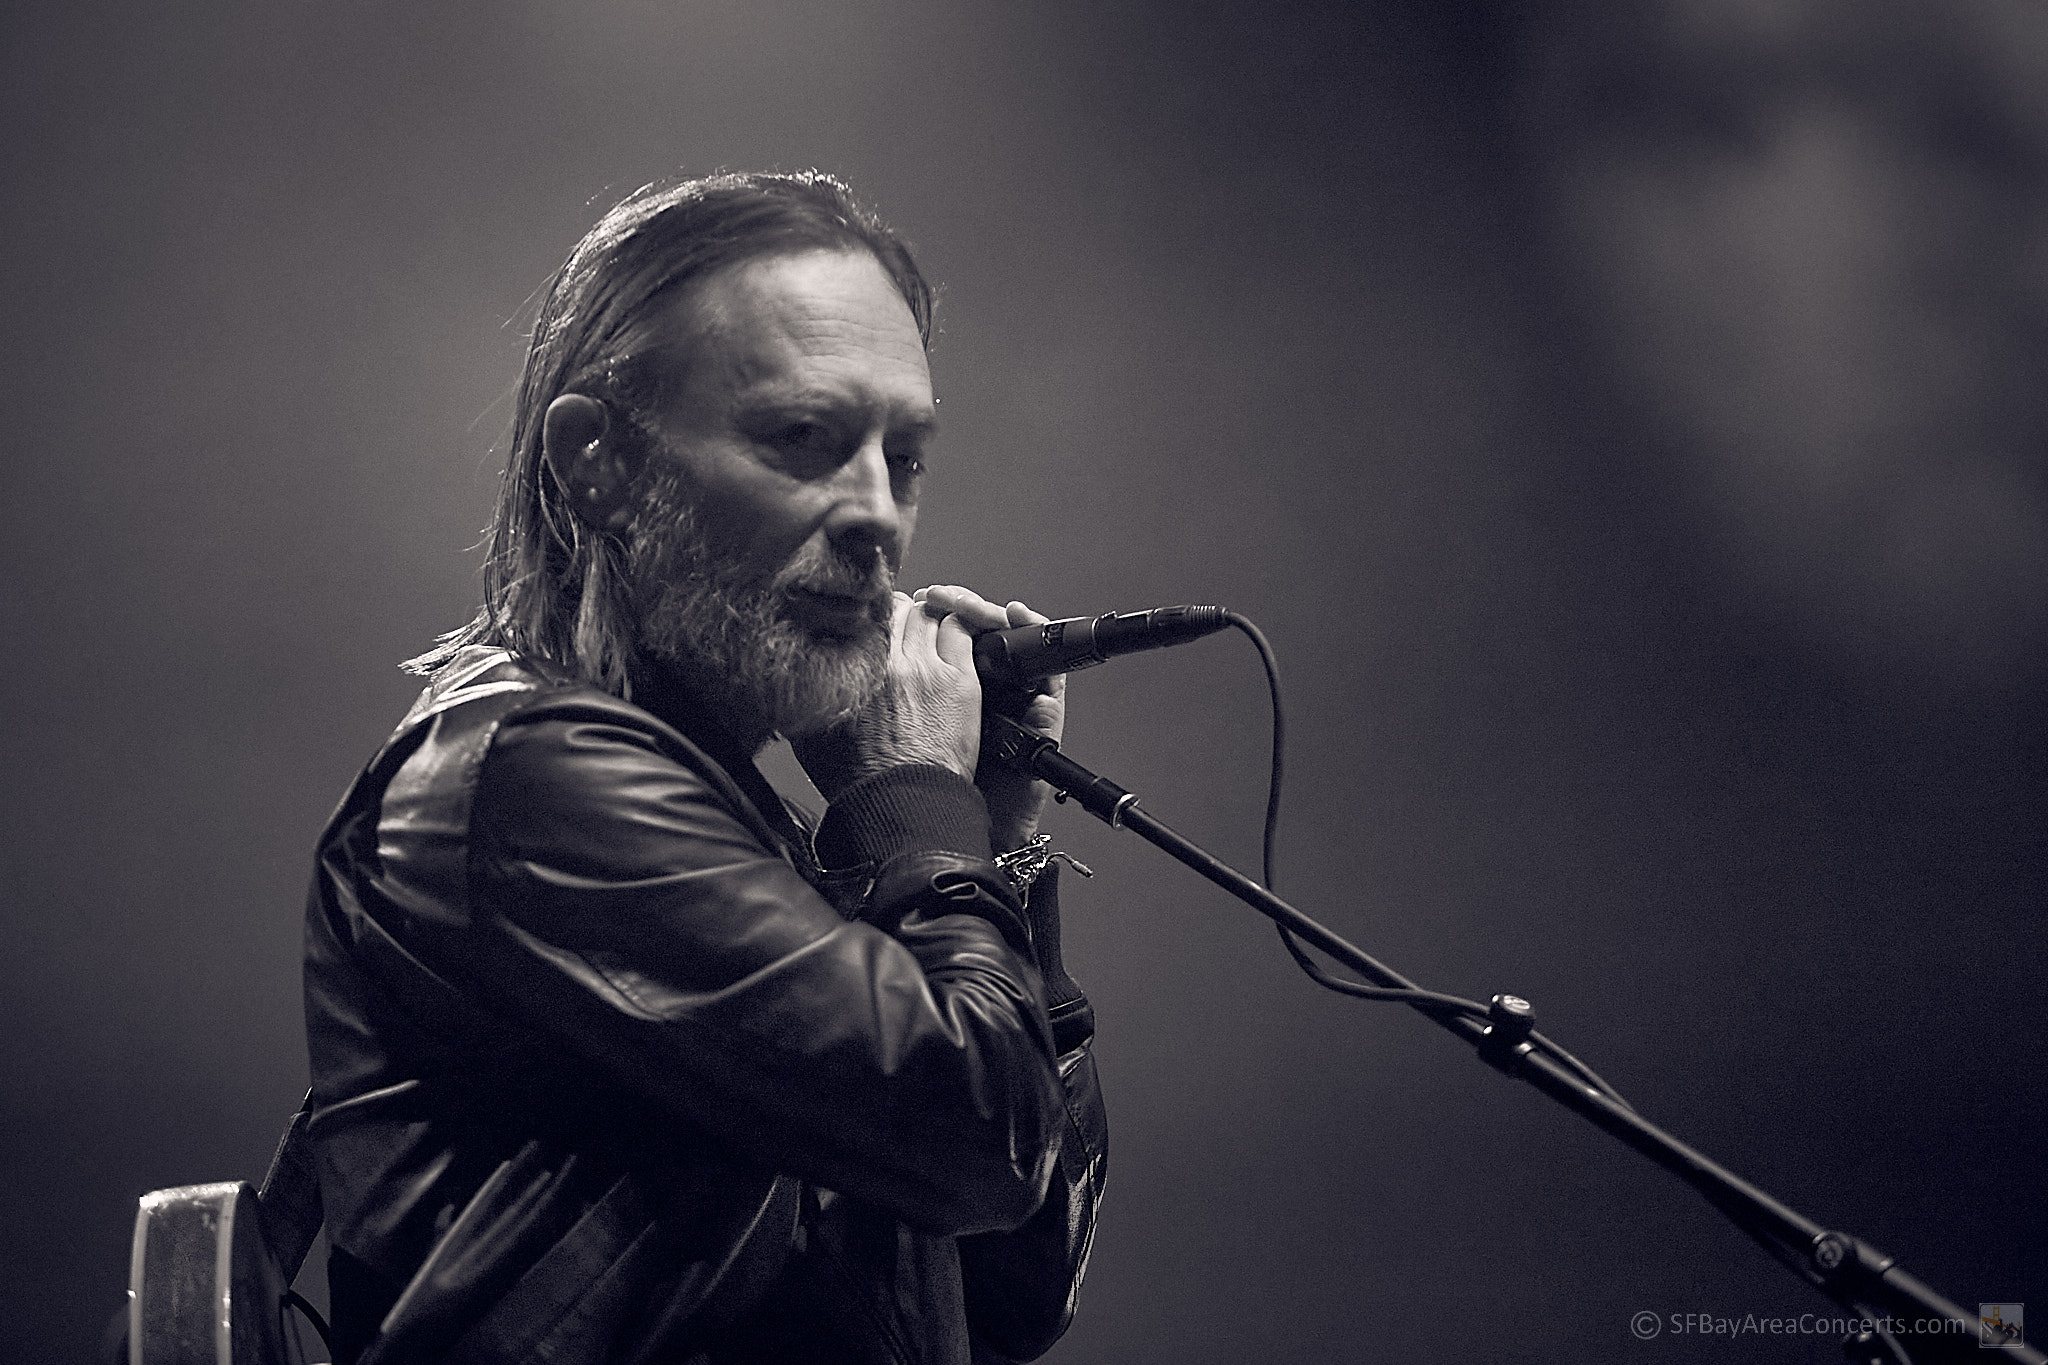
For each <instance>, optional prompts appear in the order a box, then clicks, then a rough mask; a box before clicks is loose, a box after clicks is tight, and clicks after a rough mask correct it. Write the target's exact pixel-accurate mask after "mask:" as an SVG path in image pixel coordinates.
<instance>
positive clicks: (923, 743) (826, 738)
mask: <svg viewBox="0 0 2048 1365" xmlns="http://www.w3.org/2000/svg"><path fill="white" fill-rule="evenodd" d="M895 597H896V602H895V610H894V612H893V613H892V614H891V616H890V618H889V672H888V676H889V685H888V686H887V687H886V688H884V689H883V692H882V695H881V696H880V698H878V699H877V700H876V702H875V704H874V705H873V706H870V707H869V708H868V709H867V710H865V711H863V712H861V713H860V714H859V715H858V716H855V717H854V718H853V720H851V721H850V722H848V723H847V724H846V725H844V726H841V727H840V728H838V729H836V730H831V731H828V732H826V733H824V734H820V735H809V736H804V737H801V738H794V739H793V741H792V744H791V747H792V748H794V749H795V751H796V756H797V759H798V760H799V761H800V762H801V763H802V764H803V765H804V771H805V772H806V773H808V774H810V778H811V781H812V782H813V783H814V784H816V786H817V788H818V792H819V794H820V795H822V796H823V797H824V798H825V799H826V800H827V801H836V800H838V799H839V794H840V793H841V792H843V791H845V790H846V789H847V788H848V787H850V786H852V785H853V784H854V783H856V782H858V781H860V780H861V779H862V778H864V777H870V776H873V775H874V774H875V773H879V772H885V771H887V770H888V769H890V768H898V767H903V766H904V765H906V764H913V763H930V764H937V765H938V766H940V767H942V768H951V769H952V770H953V771H954V772H956V773H958V774H960V775H961V776H962V777H964V778H966V779H967V780H968V781H970V782H971V781H973V780H974V768H975V760H976V757H977V755H978V754H979V752H980V749H981V679H980V678H979V677H977V676H976V675H975V672H974V637H973V636H972V635H970V634H969V633H968V631H967V628H966V626H965V625H964V624H963V623H962V621H961V620H960V618H958V617H955V616H948V615H946V613H944V612H939V613H937V614H934V613H933V612H932V611H931V610H930V609H928V608H926V607H923V606H920V605H918V604H917V603H914V602H913V601H911V599H910V598H908V597H905V596H904V595H903V594H902V593H900V592H899V593H897V594H896V595H895ZM976 600H977V601H979V600H980V599H978V598H977V599H976Z"/></svg>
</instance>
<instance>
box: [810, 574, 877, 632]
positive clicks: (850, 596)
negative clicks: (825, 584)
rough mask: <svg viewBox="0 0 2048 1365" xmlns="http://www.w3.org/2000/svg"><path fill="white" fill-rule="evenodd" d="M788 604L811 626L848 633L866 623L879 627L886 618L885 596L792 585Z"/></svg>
mask: <svg viewBox="0 0 2048 1365" xmlns="http://www.w3.org/2000/svg"><path fill="white" fill-rule="evenodd" d="M789 601H790V604H791V605H792V606H793V607H795V608H796V610H797V613H798V614H799V615H801V616H803V617H805V618H807V619H808V620H810V621H811V622H813V623H814V624H817V625H823V626H829V627H834V628H837V629H840V630H845V631H848V632H851V631H853V630H856V629H858V628H860V627H861V626H864V625H868V624H875V625H879V624H882V623H884V622H886V621H887V620H888V619H889V610H888V609H889V598H888V595H887V594H886V593H884V594H880V595H877V594H874V593H870V592H858V591H856V592H840V591H835V590H833V589H830V588H816V587H802V586H798V585H792V586H791V587H790V589H789Z"/></svg>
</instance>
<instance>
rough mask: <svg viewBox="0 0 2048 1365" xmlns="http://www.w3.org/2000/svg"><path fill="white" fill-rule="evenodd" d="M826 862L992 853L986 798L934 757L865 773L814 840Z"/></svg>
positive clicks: (834, 865)
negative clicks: (910, 855) (904, 856)
mask: <svg viewBox="0 0 2048 1365" xmlns="http://www.w3.org/2000/svg"><path fill="white" fill-rule="evenodd" d="M815 843H816V845H817V850H818V861H819V862H820V863H822V864H823V865H824V866H826V867H828V868H843V867H857V866H860V865H861V864H864V863H874V864H880V863H885V862H888V861H889V860H890V859H891V858H895V857H898V856H900V855H902V854H905V853H938V852H945V853H958V854H961V855H963V856H965V857H969V858H983V859H989V858H993V857H994V856H995V855H994V852H993V851H992V850H991V849H990V848H989V842H988V803H987V802H986V801H984V800H983V799H982V796H981V792H980V791H979V790H977V789H976V787H975V785H974V784H973V783H972V782H969V781H968V780H967V779H966V778H964V777H962V776H960V774H958V773H956V772H954V771H953V770H952V769H950V768H941V767H939V766H938V765H937V764H929V765H927V764H911V765H906V766H904V767H901V768H890V769H889V770H887V771H886V772H879V773H876V774H875V775H874V776H872V777H864V778H862V779H861V780H860V781H858V782H856V783H854V784H853V785H852V786H851V787H848V788H847V789H846V790H845V791H843V792H841V793H840V794H839V799H838V800H837V801H834V802H833V803H832V805H831V806H830V807H829V808H828V809H827V810H826V812H825V819H824V820H823V822H821V823H820V824H819V826H818V835H817V838H816V840H815Z"/></svg>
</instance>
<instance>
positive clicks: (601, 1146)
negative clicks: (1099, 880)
mask: <svg viewBox="0 0 2048 1365" xmlns="http://www.w3.org/2000/svg"><path fill="white" fill-rule="evenodd" d="M930 325H931V294H930V290H929V288H928V287H927V285H926V284H925V282H924V280H923V278H922V277H921V276H920V275H919V273H918V270H917V267H916V265H915V264H914V263H913V262H912V260H911V258H910V255H909V253H908V251H907V250H906V249H905V248H904V246H903V244H902V243H901V242H900V241H898V240H897V239H896V238H895V237H894V236H893V235H891V234H890V233H889V231H888V230H887V229H886V228H884V227H883V226H882V225H881V224H880V223H879V222H878V221H876V220H875V219H874V218H873V217H872V216H871V215H869V214H868V213H867V212H865V211H864V210H863V209H862V208H860V207H859V206H858V205H857V204H856V203H855V202H854V201H853V200H852V198H851V196H850V195H849V194H848V192H847V190H846V189H845V187H844V186H842V185H840V184H839V183H838V182H837V181H835V180H833V179H831V178H830V177H827V176H821V175H787V176H786V175H734V176H718V177H714V178H711V179H707V180H699V181H693V182H689V183H686V184H682V185H678V186H674V187H672V188H667V189H661V190H648V191H642V192H641V193H639V194H636V195H634V196H633V197H631V198H630V199H628V200H627V201H626V202H625V203H623V204H621V205H619V206H618V207H617V208H615V209H613V210H612V211H611V212H610V213H609V214H607V215H606V216H605V218H604V219H603V221H601V222H600V223H599V224H598V225H597V226H596V227H595V228H594V229H592V231H591V232H590V234H589V236H587V237H585V238H584V240H583V241H582V242H581V243H580V244H578V246H577V247H576V249H575V251H574V253H573V254H572V255H571V256H570V258H569V260H568V262H567V263H566V264H565V265H564V266H563V267H562V270H561V272H560V273H559V274H558V275H557V276H556V278H555V280H554V282H553V284H552V286H551V287H550V289H549V291H548V294H547V297H546V300H545V302H544V303H543V304H542V306H541V309H540V314H539V317H538V319H537V321H536V323H535V327H534V334H533V346H532V350H531V352H530V354H529V355H528V358H527V363H526V370H525V374H524V377H523V379H522V381H521V384H520V388H519V399H518V410H517V413H516V417H515V421H514V429H513V437H512V449H511V454H510V458H509V459H508V461H507V466H506V470H505V477H504V486H503V490H502V494H501V497H500V499H499V503H498V507H497V511H496V515H495V517H494V519H493V524H492V527H491V532H490V544H489V557H488V562H487V565H486V569H485V591H484V605H483V608H482V610H481V611H480V612H479V613H478V615H477V617H476V619H475V620H474V621H472V622H471V623H470V624H469V625H467V626H465V627H463V628H462V629H461V630H459V631H456V632H454V633H453V634H451V635H450V636H448V637H447V638H446V639H445V640H444V641H443V642H442V643H441V645H440V646H439V647H438V648H436V649H435V650H433V651H432V652H430V653H429V654H427V655H425V656H423V657H422V658H420V659H418V660H415V661H414V664H413V666H414V667H416V668H418V669H419V670H420V671H421V672H424V673H426V674H427V675H428V676H429V678H430V679H431V683H430V686H429V687H428V688H427V690H426V692H425V693H424V694H423V695H422V696H421V697H420V700H419V702H418V703H417V704H416V705H415V706H414V707H413V708H412V711H411V713H410V714H409V715H408V716H407V717H406V719H405V721H404V722H403V723H402V724H401V725H400V726H399V729H398V731H397V733H396V734H395V735H394V736H393V737H392V738H391V740H390V741H389V742H388V743H387V744H386V745H385V747H384V749H383V750H382V751H381V752H380V753H379V754H378V756H377V757H376V758H375V759H374V760H372V762H371V764H370V766H369V767H368V768H367V769H365V770H364V772H363V774H362V776H361V777H359V778H358V779H357V781H356V783H355V786H354V787H353V788H352V789H351V790H350V792H349V794H348V796H347V797H346V799H345V800H344V801H343V803H342V805H341V807H340V809H339V810H338V811H337V813H336V815H335V817H334V819H333V821H332V823H331V824H330V825H329V827H328V829H327V831H326V833H325V834H324V835H323V837H322V841H321V844H320V849H319V855H318V862H317V870H316V873H315V877H314V883H313V888H312V892H311V895H310V898H309V903H308V909H307V959H306V1016H307V1035H308V1041H309V1047H310V1051H311V1055H312V1071H313V1098H312V1117H311V1120H310V1124H309V1128H308V1131H309V1134H310V1137H311V1139H312V1142H313V1152H314V1155H315V1159H316V1162H317V1166H318V1170H319V1183H320V1190H321V1195H322V1198H323V1201H324V1203H325V1206H326V1213H327V1226H328V1235H329V1240H330V1243H331V1246H332V1255H331V1259H330V1269H329V1279H330V1286H331V1289H332V1297H333V1313H334V1330H335V1342H334V1346H335V1354H336V1359H337V1362H338V1365H357V1363H358V1362H359V1363H360V1365H394V1363H395V1362H416V1361H436V1362H438V1361H463V1362H499V1361H503V1362H511V1361H546V1362H550V1363H551V1365H597V1362H677V1363H678V1365H680V1362H686V1361H697V1360H700V1359H701V1360H709V1361H734V1362H740V1361H746V1362H756V1361H764V1362H765V1361H807V1362H808V1361H819V1362H823V1361H858V1362H892V1361H918V1362H949V1363H950V1362H961V1363H964V1362H968V1361H970V1360H972V1361H977V1362H979V1361H1003V1360H1028V1359H1031V1358H1033V1357H1035V1356H1037V1355H1039V1354H1041V1353H1043V1352H1044V1351H1045V1350H1046V1349H1047V1348H1048V1347H1050V1346H1051V1344H1052V1343H1053V1342H1054V1341H1055V1340H1056V1339H1057V1338H1058V1337H1059V1335H1060V1333H1061V1332H1062V1331H1063V1330H1064V1329H1065V1327H1066V1324H1067V1322H1068V1320H1069V1318H1070V1317H1071V1315H1072V1312H1073V1305H1074V1299H1075V1294H1076V1291H1077V1288H1078V1286H1079V1283H1080V1279H1081V1273H1082V1269H1083V1267H1084V1265H1085V1263H1086V1260H1087V1254H1088V1247H1089V1243H1090V1241H1091V1239H1092V1237H1093V1235H1094V1220H1095V1209H1096V1204H1097V1202H1098V1200H1099V1199H1100V1197H1101V1193H1102V1183H1103V1176H1104V1170H1105V1150H1106V1143H1107V1130H1106V1127H1105V1122H1104V1118H1103V1112H1102V1102H1101V1096H1100V1093H1099V1091H1098V1090H1097V1088H1096V1079H1095V1069H1094V1063H1093V1061H1092V1059H1091V1057H1090V1053H1089V1040H1090V1038H1091V1037H1092V1035H1093V1017H1092V1015H1091V1013H1090V1011H1089V1008H1088V1005H1087V1002H1086V1000H1085V999H1084V998H1083V997H1082V995H1081V993H1080V991H1079V990H1078V988H1076V987H1075V985H1074V983H1073V982H1072V981H1071V980H1070V979H1069V978H1068V977H1067V975H1066V973H1065V971H1064V970H1063V969H1062V968H1061V965H1060V956H1059V909H1058V899H1057V890H1058V888H1057V867H1056V866H1049V865H1046V864H1045V863H1044V860H1043V856H1042V854H1041V855H1040V856H1039V857H1037V858H1035V859H1034V858H1029V857H1027V858H1024V859H1020V860H1016V861H1014V862H1013V861H1010V860H1006V861H1005V863H1004V865H1002V866H1000V867H999V866H998V864H997V862H996V861H995V856H994V855H996V854H998V853H1001V852H1004V851H1008V850H1013V849H1019V848H1024V847H1027V846H1029V845H1030V843H1031V840H1032V837H1033V835H1034V834H1035V832H1036V829H1037V822H1038V813H1039V807H1040V804H1041V801H1042V798H1043V794H1044V792H1043V788H1040V787H1035V786H1034V785H1033V784H1031V783H1029V782H1027V781H1025V780H1024V779H1023V778H1021V777H1018V776H1016V775H1015V774H1013V773H1010V772H1008V771H1007V770H1001V769H1000V768H999V765H997V764H995V763H994V762H993V761H991V762H989V763H985V764H983V763H978V761H977V760H978V757H979V740H980V732H981V718H982V707H983V698H982V694H981V688H980V685H979V682H978V680H977V678H976V675H975V671H974V667H973V661H972V642H973V637H974V636H975V635H976V634H978V633H981V632H984V631H988V630H992V629H997V628H1001V627H1005V626H1010V625H1020V624H1025V623H1028V622H1036V621H1040V620H1042V619H1044V618H1042V617H1040V616H1037V615H1036V614H1034V613H1032V612H1031V611H1030V610H1029V609H1027V608H1026V607H1024V606H1023V605H1022V604H1021V603H1016V602H1013V603H1011V604H1009V606H1008V607H1007V608H1003V607H997V606H995V605H993V604H991V603H989V602H987V601H984V600H983V599H982V598H980V597H979V596H977V595H975V594H974V593H971V592H968V591H966V590H964V589H961V588H955V587H934V588H929V589H926V590H923V591H920V592H919V593H917V594H915V595H914V596H905V595H903V594H901V593H896V592H894V591H893V587H894V583H895V575H896V570H897V568H898V566H899V564H900V562H901V558H902V555H903V552H904V550H905V549H906V548H907V546H908V545H909V542H910V537H911V532H912V530H913V528H914V526H915V524H916V520H917V507H918V490H919V483H920V479H921V477H922V474H923V470H924V460H925V458H926V454H927V447H928V445H929V443H930V441H931V439H932V434H933V428H934V402H933V397H932V388H931V379H930V375H929V372H928V371H927V369H926V365H925V345H926V343H927V341H928V340H929V333H930ZM992 704H998V705H1006V706H1011V707H1012V708H1013V709H1012V714H1015V715H1016V716H1018V718H1019V719H1021V720H1022V721H1023V722H1024V723H1025V724H1026V725H1027V726H1030V727H1032V728H1034V729H1037V730H1039V731H1041V732H1044V733H1048V734H1053V735H1057V734H1058V732H1059V728H1060V724H1061V720H1062V699H1061V693H1060V691H1059V689H1058V688H1057V686H1055V687H1053V688H1051V689H1049V690H1048V691H1047V692H1046V693H1044V694H1041V695H1037V696H1032V697H1022V696H1019V697H1015V698H1004V699H992ZM777 734H780V735H783V736H786V737H788V738H789V739H790V740H791V741H792V742H793V744H794V745H795V747H796V750H797V753H798V755H799V757H800V758H801V760H802V762H803V764H804V766H805V768H806V770H807V771H808V772H809V773H810V775H811V777H812V779H813V781H814V782H815V783H816V785H817V787H818V789H819V791H820V792H821V793H822V794H823V795H824V796H825V798H826V799H827V801H828V803H829V805H828V808H827V810H826V811H825V813H824V816H823V819H822V821H820V822H819V823H818V824H817V826H816V828H815V830H812V829H809V828H808V827H807V826H806V825H803V824H799V823H798V821H797V819H796V818H794V817H792V815H791V814H790V813H789V811H788V809H787V808H786V807H785V806H784V804H783V802H782V801H781V800H780V799H779V798H778V796H777V795H776V793H775V791H774V790H773V789H772V788H771V787H770V786H769V785H768V783H767V782H766V781H765V780H764V779H763V778H762V776H761V775H760V773H759V772H758V771H757V770H756V768H755V766H754V761H753V760H754V756H755V754H756V753H758V752H759V750H760V749H761V747H762V745H763V744H765V743H766V742H767V741H768V740H769V739H770V738H771V737H772V736H774V735H777ZM1034 867H1038V868H1043V871H1042V872H1040V873H1039V875H1037V876H1036V878H1035V879H1034V878H1033V877H1032V876H1031V870H1032V869H1033V868H1034Z"/></svg>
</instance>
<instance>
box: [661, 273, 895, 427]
mask: <svg viewBox="0 0 2048 1365" xmlns="http://www.w3.org/2000/svg"><path fill="white" fill-rule="evenodd" d="M664 324H665V326H664V331H665V332H666V334H667V335H666V338H665V340H666V341H667V343H668V344H666V345H664V346H663V347H662V350H663V351H664V352H665V353H666V354H667V355H668V356H669V357H671V358H672V360H673V361H674V362H675V363H677V364H679V365H680V366H681V367H682V368H683V369H684V370H685V374H684V376H683V378H684V381H685V384H686V386H687V387H689V388H693V389H698V388H701V387H702V385H703V383H705V382H708V383H711V384H716V385H717V386H719V387H720V388H722V389H724V390H725V391H726V394H727V396H728V397H738V396H740V395H741V394H746V395H749V396H758V397H760V398H762V399H763V400H766V401H775V400H778V399H784V398H786V399H789V400H792V401H795V400H801V399H805V398H811V399H829V398H833V397H835V396H836V397H852V396H855V395H854V393H853V392H852V391H854V390H859V389H863V388H866V387H870V386H874V385H883V386H887V387H889V388H892V389H902V388H904V387H905V386H908V387H909V388H911V389H922V390H924V391H927V392H928V390H929V387H930V372H929V370H928V369H927V368H926V365H925V358H924V342H923V338H922V337H921V336H920V335H919V333H918V330H917V322H916V320H915V319H914V318H913V317H912V316H911V313H910V306H909V304H907V303H906V302H904V300H903V296H902V294H901V293H900V292H899V291H898V290H897V288H896V286H895V283H894V282H893V281H892V280H890V279H889V277H888V275H887V273H886V272H884V271H883V269H882V266H881V263H880V262H878V261H877V260H875V258H874V257H873V256H872V255H870V254H869V253H867V252H865V251H809V252H804V253H800V254H795V255H786V256H771V257H766V258H761V259H757V260H752V261H746V262H742V263H741V264H738V265H735V266H731V267H728V268H727V269H724V270H721V271H719V272H717V273H716V274H714V275H712V276H710V277H709V278H707V279H705V280H702V281H700V282H698V283H697V284H695V285H693V286H692V287H691V288H690V289H688V290H686V291H684V292H683V293H682V294H681V295H680V296H678V297H677V298H676V299H675V300H674V301H673V302H672V303H671V304H670V305H669V307H668V309H667V310H666V316H665V318H664ZM905 396H909V397H912V398H915V397H917V396H918V395H916V394H909V395H905Z"/></svg>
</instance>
